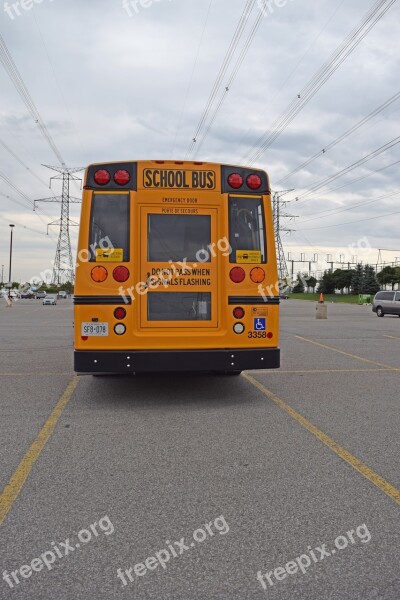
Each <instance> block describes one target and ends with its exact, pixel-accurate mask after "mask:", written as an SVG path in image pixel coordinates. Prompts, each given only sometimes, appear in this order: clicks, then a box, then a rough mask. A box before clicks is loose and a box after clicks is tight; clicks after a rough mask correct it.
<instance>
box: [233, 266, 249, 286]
mask: <svg viewBox="0 0 400 600" xmlns="http://www.w3.org/2000/svg"><path fill="white" fill-rule="evenodd" d="M229 277H230V278H231V280H232V281H233V283H242V281H244V279H245V277H246V273H245V272H244V269H242V267H233V269H231V272H230V273H229Z"/></svg>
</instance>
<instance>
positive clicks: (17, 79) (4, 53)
mask: <svg viewBox="0 0 400 600" xmlns="http://www.w3.org/2000/svg"><path fill="white" fill-rule="evenodd" d="M0 61H1V63H2V65H3V67H4V69H5V71H6V73H7V75H8V76H9V77H10V79H11V82H12V83H13V85H14V87H15V89H16V90H17V92H18V94H19V96H20V98H21V100H22V101H23V103H24V104H25V106H26V108H27V109H28V111H29V112H30V114H31V115H32V118H33V120H34V121H35V123H36V124H37V126H38V127H39V129H40V131H41V133H42V135H43V136H44V137H45V139H46V140H47V142H48V144H49V146H50V148H51V149H52V151H53V152H54V154H55V155H56V157H57V160H58V161H59V162H60V164H61V165H63V166H65V162H64V159H63V157H62V156H61V154H60V152H59V150H58V148H57V146H56V144H55V142H54V140H53V138H52V137H51V135H50V133H49V131H48V129H47V127H46V125H45V123H44V121H43V119H42V117H41V116H40V113H39V111H38V109H37V108H36V105H35V103H34V101H33V99H32V96H31V95H30V93H29V91H28V89H27V87H26V85H25V83H24V81H23V79H22V77H21V75H20V73H19V71H18V69H17V66H16V64H15V63H14V60H13V58H12V56H11V54H10V52H9V50H8V48H7V46H6V43H5V41H4V39H3V36H2V35H1V34H0Z"/></svg>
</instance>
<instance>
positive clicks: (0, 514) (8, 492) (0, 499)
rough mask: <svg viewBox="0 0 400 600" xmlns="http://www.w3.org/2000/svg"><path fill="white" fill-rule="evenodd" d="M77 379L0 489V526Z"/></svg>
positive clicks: (67, 400) (74, 379) (46, 440)
mask: <svg viewBox="0 0 400 600" xmlns="http://www.w3.org/2000/svg"><path fill="white" fill-rule="evenodd" d="M78 381H79V379H78V377H77V376H75V377H74V378H73V379H72V381H71V383H70V384H69V386H68V387H67V389H66V390H65V392H64V393H63V395H62V396H61V398H60V400H59V401H58V402H57V404H56V406H55V408H54V410H53V412H52V413H51V415H50V417H49V418H48V419H47V421H46V423H45V424H44V425H43V427H42V430H41V431H40V433H39V435H38V436H37V437H36V439H35V441H34V442H33V444H32V445H31V447H30V448H29V450H28V452H27V453H26V454H25V456H24V458H23V459H22V460H21V462H20V463H19V465H18V467H17V469H16V471H15V472H14V474H13V476H12V477H11V479H10V481H9V482H8V484H7V485H6V487H5V488H4V490H3V491H2V493H1V495H0V526H1V525H2V524H3V522H4V520H5V518H6V516H7V514H8V513H9V511H10V510H11V508H12V505H13V504H14V502H15V500H16V499H17V498H18V496H19V493H20V492H21V490H22V488H23V487H24V484H25V481H26V480H27V478H28V476H29V474H30V472H31V470H32V468H33V466H34V464H35V462H36V461H37V459H38V458H39V456H40V454H41V452H42V450H43V448H44V447H45V446H46V444H47V442H48V440H49V438H50V436H51V434H52V433H53V431H54V428H55V427H56V425H57V423H58V421H59V419H60V417H61V415H62V413H63V412H64V409H65V407H66V406H67V404H68V402H69V401H70V399H71V396H72V394H73V393H74V391H75V388H76V386H77V385H78Z"/></svg>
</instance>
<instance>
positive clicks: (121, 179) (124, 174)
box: [114, 169, 131, 185]
mask: <svg viewBox="0 0 400 600" xmlns="http://www.w3.org/2000/svg"><path fill="white" fill-rule="evenodd" d="M130 180H131V176H130V174H129V173H128V171H125V169H120V170H119V171H117V172H116V173H115V175H114V181H115V183H117V184H118V185H126V184H127V183H129V182H130Z"/></svg>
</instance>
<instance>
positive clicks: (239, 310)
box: [233, 306, 245, 319]
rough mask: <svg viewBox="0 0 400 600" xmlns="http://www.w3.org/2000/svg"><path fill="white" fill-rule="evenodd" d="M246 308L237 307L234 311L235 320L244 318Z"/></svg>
mask: <svg viewBox="0 0 400 600" xmlns="http://www.w3.org/2000/svg"><path fill="white" fill-rule="evenodd" d="M244 314H245V313H244V308H242V307H240V306H237V307H236V308H235V309H234V310H233V316H234V317H235V319H243V317H244Z"/></svg>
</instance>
